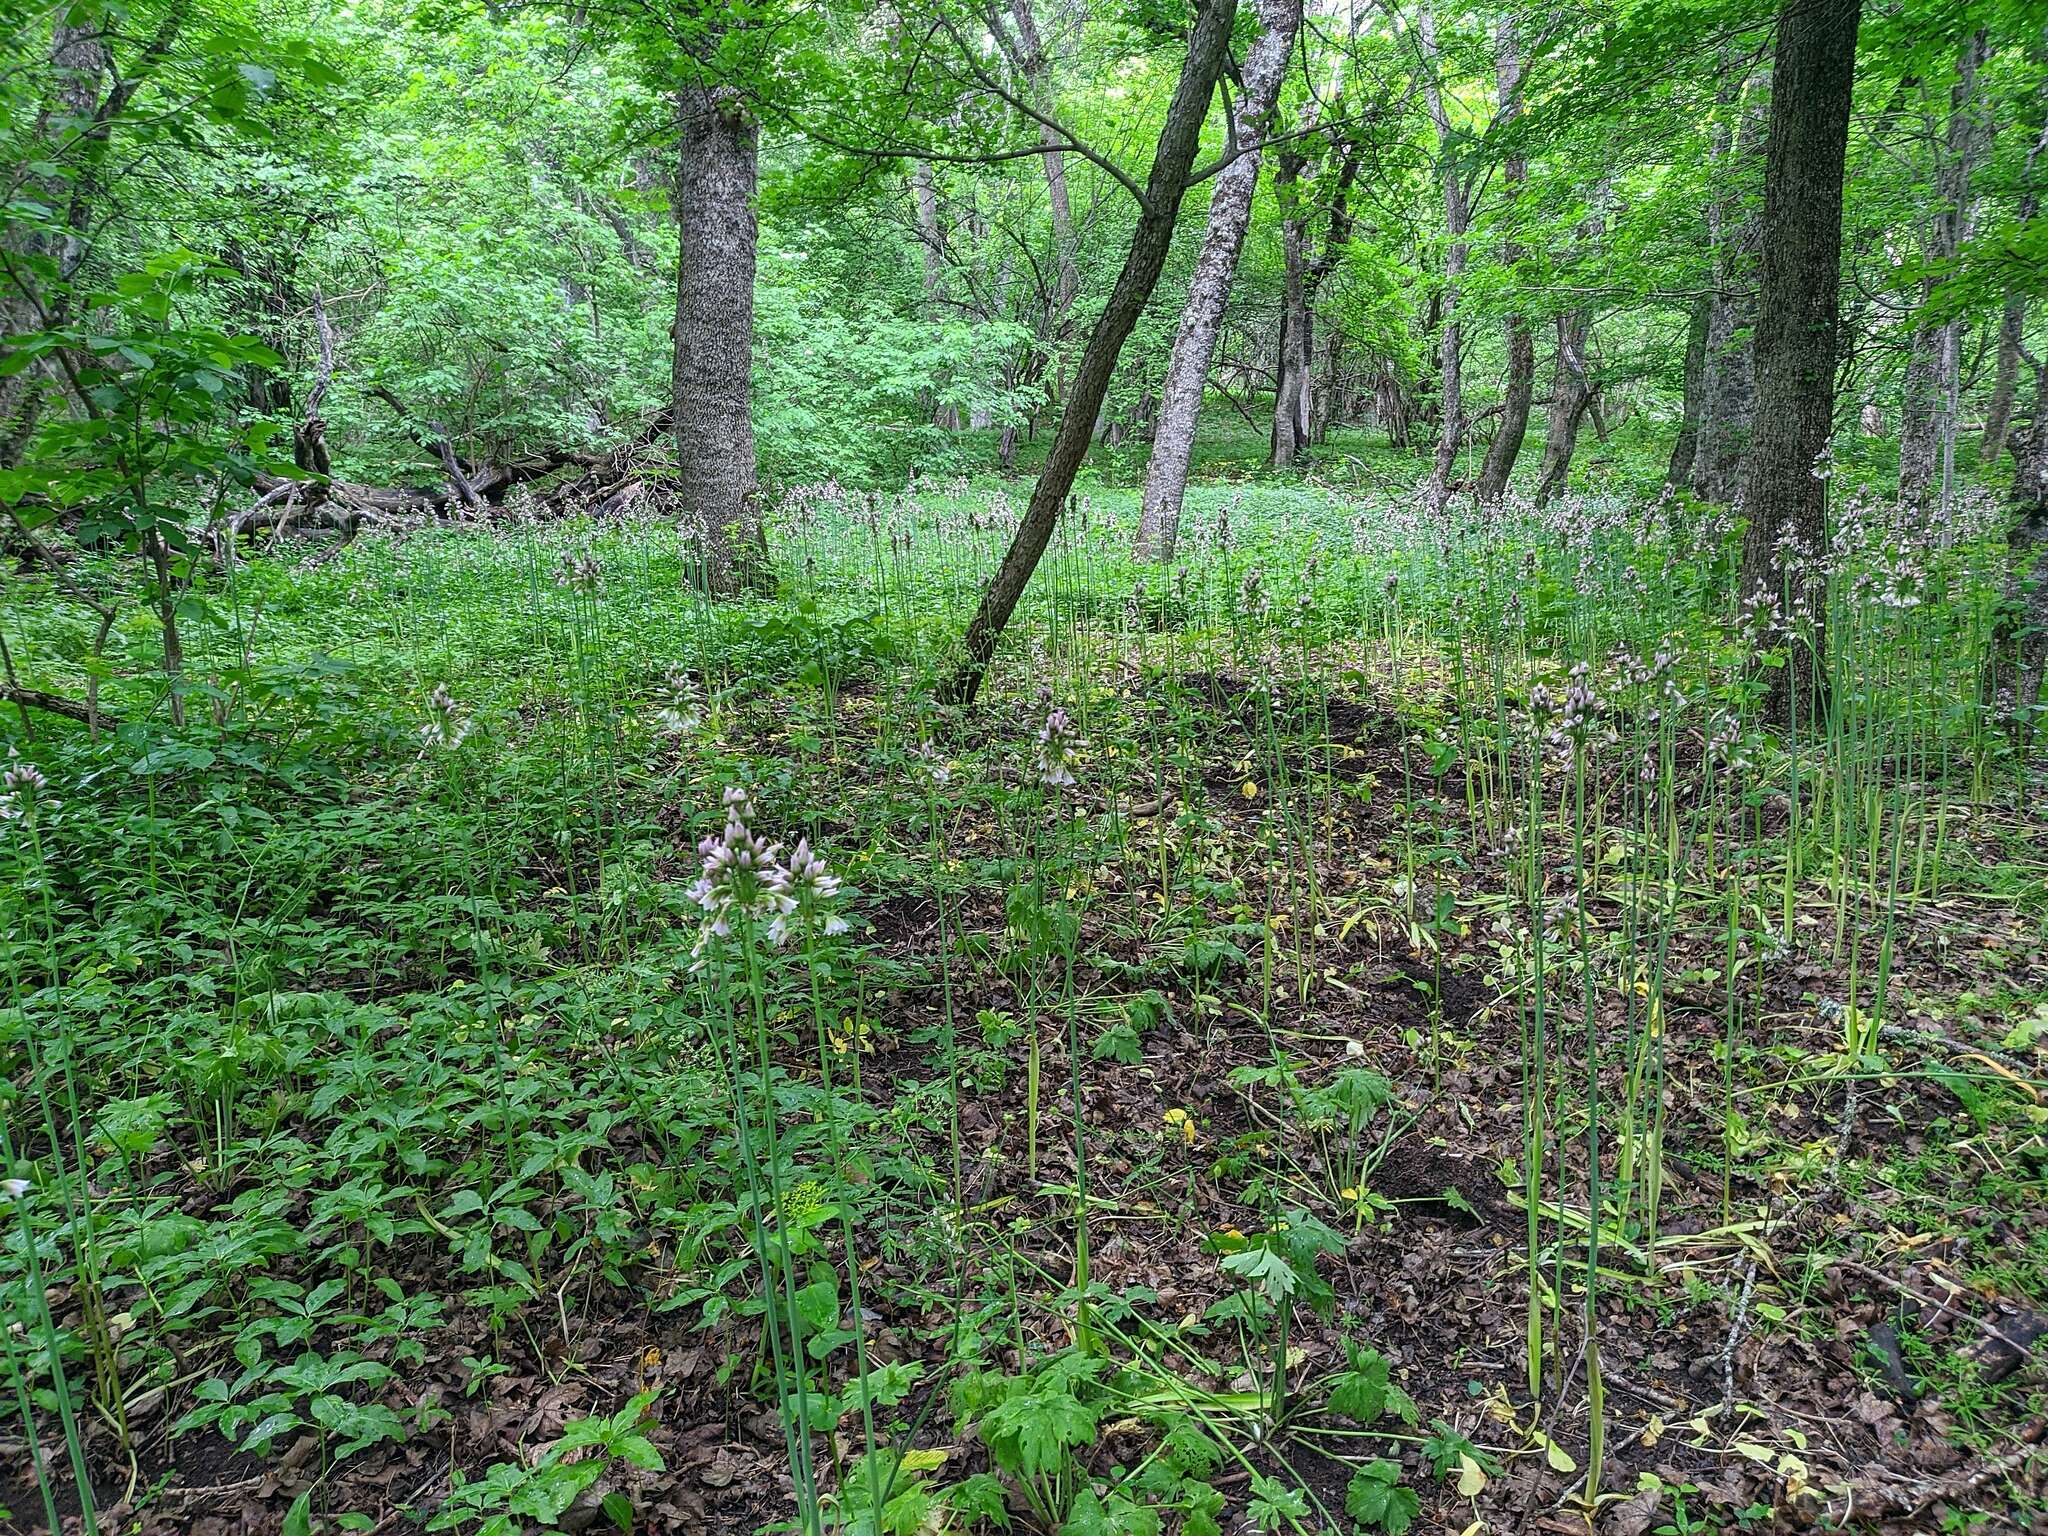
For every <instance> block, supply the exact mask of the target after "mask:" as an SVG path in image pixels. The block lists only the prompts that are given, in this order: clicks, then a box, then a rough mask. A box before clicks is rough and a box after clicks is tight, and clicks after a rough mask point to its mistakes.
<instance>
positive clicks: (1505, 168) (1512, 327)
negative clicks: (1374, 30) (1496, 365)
mask: <svg viewBox="0 0 2048 1536" xmlns="http://www.w3.org/2000/svg"><path fill="white" fill-rule="evenodd" d="M1494 81H1495V85H1496V87H1497V94H1496V98H1495V99H1496V101H1497V103H1498V115H1497V116H1496V117H1495V119H1494V121H1495V122H1496V123H1498V124H1501V125H1503V126H1508V125H1512V124H1513V123H1514V121H1515V119H1517V118H1518V117H1520V116H1521V115H1522V52H1521V46H1520V42H1519V40H1518V39H1517V37H1516V35H1515V19H1514V17H1513V16H1503V17H1501V19H1500V21H1499V23H1498V25H1497V27H1496V29H1495V32H1494ZM1528 180H1529V162H1528V160H1527V159H1526V158H1524V157H1523V156H1521V155H1517V154H1510V155H1508V156H1507V157H1506V158H1505V160H1504V161H1503V162H1502V165H1501V181H1502V183H1503V184H1504V185H1505V186H1506V188H1507V195H1508V199H1509V201H1510V203H1512V202H1513V201H1514V199H1515V198H1516V197H1518V196H1519V195H1520V193H1521V190H1522V188H1523V186H1524V185H1525V184H1526V183H1527V182H1528ZM1508 217H1509V219H1510V221H1512V220H1513V219H1514V218H1515V217H1516V215H1515V214H1514V212H1513V211H1512V209H1511V210H1510V212H1509V214H1508ZM1500 259H1501V264H1502V265H1503V266H1508V267H1512V266H1513V265H1514V264H1515V263H1516V262H1518V261H1520V260H1521V259H1522V248H1521V247H1520V246H1519V245H1517V244H1516V243H1515V242H1514V241H1512V240H1503V241H1502V242H1501V247H1500ZM1502 324H1503V329H1504V331H1505V332H1506V341H1507V354H1508V369H1507V377H1506V379H1505V380H1504V381H1503V384H1502V391H1501V406H1500V425H1499V426H1498V427H1497V428H1496V429H1495V430H1494V434H1493V441H1492V442H1490V443H1488V444H1487V445H1486V462H1485V463H1483V464H1482V465H1481V466H1480V468H1479V499H1480V500H1481V501H1482V502H1495V501H1499V500H1500V499H1501V497H1502V496H1503V495H1505V494H1506V493H1507V488H1508V480H1509V477H1510V476H1512V475H1513V474H1514V472H1515V460H1516V459H1517V458H1518V457H1520V455H1521V452H1522V439H1523V438H1524V437H1525V436H1526V435H1527V434H1528V431H1529V407H1530V403H1531V401H1532V400H1533V398H1534V396H1535V393H1536V342H1535V339H1534V338H1533V337H1532V336H1530V334H1529V321H1528V317H1527V316H1525V315H1521V314H1510V315H1509V316H1508V317H1507V319H1506V320H1505V321H1504V322H1503V323H1502Z"/></svg>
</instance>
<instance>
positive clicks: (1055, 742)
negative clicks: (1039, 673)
mask: <svg viewBox="0 0 2048 1536" xmlns="http://www.w3.org/2000/svg"><path fill="white" fill-rule="evenodd" d="M1080 745H1081V738H1080V737H1079V736H1078V735H1077V734H1076V733H1075V731H1074V722H1073V721H1072V720H1070V719H1069V718H1067V712H1066V711H1065V710H1064V709H1055V710H1053V711H1052V713H1050V714H1048V715H1047V716H1046V717H1045V724H1044V725H1042V726H1040V727H1039V731H1038V752H1037V755H1036V756H1035V757H1034V758H1033V759H1032V762H1031V773H1032V777H1033V778H1035V779H1037V780H1038V782H1039V783H1040V784H1042V785H1044V786H1045V787H1046V788H1047V789H1063V788H1065V787H1067V786H1068V785H1071V784H1073V783H1074V782H1075V780H1074V768H1073V764H1074V757H1075V752H1076V749H1078V748H1079V746H1080Z"/></svg>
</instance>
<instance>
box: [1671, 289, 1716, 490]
mask: <svg viewBox="0 0 2048 1536" xmlns="http://www.w3.org/2000/svg"><path fill="white" fill-rule="evenodd" d="M1707 302H1708V301H1707V299H1706V298H1705V297H1701V298H1698V299H1695V300H1694V301H1693V306H1692V314H1691V316H1690V318H1689V319H1688V320H1687V322H1686V327H1685V405H1684V408H1683V414H1682V415H1681V416H1680V417H1679V420H1678V440H1677V441H1676V442H1674V443H1673V444H1672V445H1671V462H1670V463H1669V464H1668V465H1666V466H1665V469H1664V483H1665V484H1666V485H1667V486H1670V487H1672V488H1673V489H1674V490H1675V489H1677V488H1678V487H1680V486H1685V485H1690V484H1691V483H1692V461H1693V454H1694V452H1695V451H1696V450H1697V449H1698V447H1699V441H1700V382H1701V378H1700V376H1701V374H1702V373H1704V372H1705V370H1706V363H1707Z"/></svg>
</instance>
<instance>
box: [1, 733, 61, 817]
mask: <svg viewBox="0 0 2048 1536" xmlns="http://www.w3.org/2000/svg"><path fill="white" fill-rule="evenodd" d="M63 803H64V802H63V801H61V800H58V799H56V798H55V797H53V796H52V795H51V794H50V781H49V780H48V779H47V778H45V777H44V776H43V770H42V769H40V768H38V767H37V766H36V765H35V764H34V763H31V762H29V761H28V760H27V759H26V758H24V757H23V756H22V755H21V754H20V753H19V752H18V751H16V750H15V749H14V748H13V747H9V748H8V749H7V768H6V771H5V772H0V821H21V820H24V819H33V818H34V816H35V815H36V813H37V812H38V811H54V810H56V809H57V808H58V807H59V806H61V805H62V804H63Z"/></svg>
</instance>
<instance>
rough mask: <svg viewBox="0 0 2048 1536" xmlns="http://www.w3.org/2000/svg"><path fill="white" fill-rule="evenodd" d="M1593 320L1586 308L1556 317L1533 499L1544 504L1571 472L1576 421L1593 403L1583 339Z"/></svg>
mask: <svg viewBox="0 0 2048 1536" xmlns="http://www.w3.org/2000/svg"><path fill="white" fill-rule="evenodd" d="M1591 330H1592V320H1591V317H1590V315H1589V314H1588V312H1587V311H1586V310H1583V309H1574V310H1570V311H1568V312H1567V313H1565V314H1562V315H1559V316H1558V317H1557V360H1556V362H1555V363H1553V364H1552V365H1551V372H1550V411H1549V420H1548V423H1547V426H1546V429H1545V431H1544V434H1543V466H1542V469H1541V470H1540V471H1539V472H1538V474H1537V478H1536V503H1537V505H1538V506H1543V505H1547V504H1548V503H1549V502H1550V501H1551V500H1552V499H1553V498H1555V497H1556V496H1558V495H1559V494H1561V493H1562V492H1563V490H1564V487H1565V477H1566V476H1567V475H1568V474H1570V473H1571V467H1572V453H1573V451H1574V450H1575V449H1576V448H1577V447H1578V444H1579V424H1580V423H1581V422H1582V421H1584V420H1585V416H1586V409H1587V407H1588V406H1590V405H1591V404H1592V403H1593V382H1592V369H1591V368H1590V367H1589V366H1588V364H1587V361H1586V342H1587V337H1588V335H1589V334H1590V332H1591Z"/></svg>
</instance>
